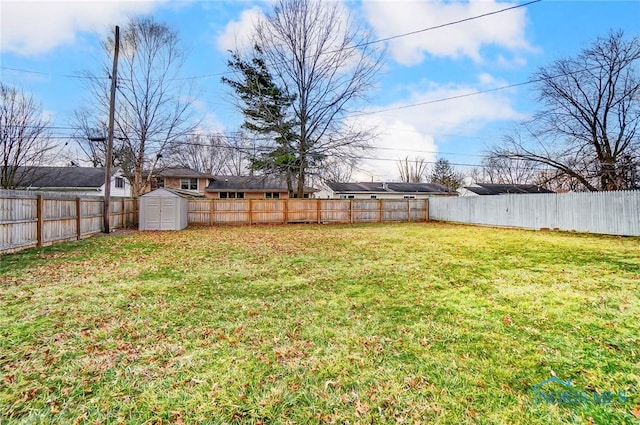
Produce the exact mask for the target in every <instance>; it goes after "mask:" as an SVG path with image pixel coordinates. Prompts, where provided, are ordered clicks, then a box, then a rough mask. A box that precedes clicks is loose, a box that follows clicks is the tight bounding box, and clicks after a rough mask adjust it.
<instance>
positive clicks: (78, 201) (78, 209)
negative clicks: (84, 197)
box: [76, 196, 82, 240]
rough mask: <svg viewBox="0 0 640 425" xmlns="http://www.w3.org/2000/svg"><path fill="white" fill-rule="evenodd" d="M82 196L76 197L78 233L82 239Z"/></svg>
mask: <svg viewBox="0 0 640 425" xmlns="http://www.w3.org/2000/svg"><path fill="white" fill-rule="evenodd" d="M80 202H81V201H80V197H79V196H78V197H77V198H76V235H77V239H78V240H80V237H81V236H82V213H81V211H82V210H81V209H80Z"/></svg>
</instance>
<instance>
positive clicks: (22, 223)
mask: <svg viewBox="0 0 640 425" xmlns="http://www.w3.org/2000/svg"><path fill="white" fill-rule="evenodd" d="M103 202H104V201H103V199H102V197H98V196H74V195H68V194H57V193H36V192H29V191H12V190H0V253H1V252H6V251H13V250H17V249H23V248H28V247H34V246H45V245H50V244H52V243H55V242H61V241H68V240H74V239H82V238H83V237H86V236H89V235H92V234H95V233H99V232H101V231H102V223H103V219H102V214H103V208H104V207H103ZM137 204H138V202H137V200H135V199H128V198H111V204H110V209H111V214H110V216H111V217H110V225H111V228H113V229H117V228H122V227H128V226H132V225H135V224H136V223H137V222H138V205H137Z"/></svg>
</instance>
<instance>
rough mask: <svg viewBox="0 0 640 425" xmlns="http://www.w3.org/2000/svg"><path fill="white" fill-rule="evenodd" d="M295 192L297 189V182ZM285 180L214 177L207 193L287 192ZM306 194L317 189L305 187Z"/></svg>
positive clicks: (251, 177)
mask: <svg viewBox="0 0 640 425" xmlns="http://www.w3.org/2000/svg"><path fill="white" fill-rule="evenodd" d="M293 184H294V190H295V188H296V182H294V183H293ZM287 190H288V189H287V182H286V181H285V179H282V178H279V177H275V176H212V180H211V181H210V182H209V186H207V192H239V191H242V192H287ZM304 191H305V192H315V191H316V189H314V188H312V187H309V186H305V188H304Z"/></svg>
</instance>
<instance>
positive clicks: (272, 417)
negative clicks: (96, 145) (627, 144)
mask: <svg viewBox="0 0 640 425" xmlns="http://www.w3.org/2000/svg"><path fill="white" fill-rule="evenodd" d="M639 283H640V240H639V239H637V238H618V237H607V236H594V235H583V234H568V233H555V232H553V233H552V232H530V231H519V230H506V229H491V228H480V227H471V226H455V225H444V224H433V223H429V224H394V225H357V226H276V227H251V228H249V227H240V228H190V229H187V230H186V231H183V232H174V233H170V232H166V233H165V232H158V233H131V234H124V235H112V236H109V237H97V238H92V239H88V240H84V241H80V242H74V243H67V244H60V245H55V246H53V247H48V248H44V249H38V250H35V249H34V250H29V251H24V252H22V253H16V254H12V255H6V256H3V257H0V424H3V425H4V424H14V423H29V424H32V423H33V424H73V423H76V424H93V423H109V424H120V423H124V424H143V423H148V424H152V423H153V424H156V423H165V424H167V423H176V424H180V423H184V424H194V423H202V424H222V423H227V424H245V423H248V424H308V423H311V424H314V423H336V424H343V423H350V424H359V423H361V424H371V423H375V424H378V423H389V424H395V423H400V424H456V425H457V424H527V425H528V424H594V423H595V424H613V423H621V424H636V423H638V419H637V417H636V416H634V413H635V414H638V415H640V407H638V406H640V335H639V332H638V330H639V329H640V325H639V324H640V291H638V284H639ZM552 374H555V375H557V376H558V377H559V378H561V379H563V380H565V379H567V378H571V380H572V383H573V385H574V387H575V388H576V389H578V390H584V391H587V392H592V391H597V392H598V393H599V394H602V393H603V392H604V391H607V390H609V391H613V392H618V391H624V394H625V395H626V397H627V400H626V402H625V403H623V402H622V400H621V399H617V398H614V400H613V402H612V403H602V404H599V403H594V402H588V403H580V404H577V405H558V404H548V403H537V404H536V403H534V393H533V386H534V385H535V384H537V383H539V382H541V381H543V380H546V379H547V378H549V377H550V376H552ZM554 385H555V384H554ZM553 389H557V388H553Z"/></svg>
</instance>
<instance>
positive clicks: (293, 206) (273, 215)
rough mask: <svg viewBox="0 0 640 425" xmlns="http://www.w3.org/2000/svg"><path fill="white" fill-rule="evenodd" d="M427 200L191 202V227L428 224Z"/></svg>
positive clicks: (196, 200)
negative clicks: (396, 222)
mask: <svg viewBox="0 0 640 425" xmlns="http://www.w3.org/2000/svg"><path fill="white" fill-rule="evenodd" d="M428 217H429V204H428V201H427V200H424V199H407V200H376V199H371V200H369V199H344V200H342V199H286V200H285V199H273V200H272V199H265V200H262V199H235V200H211V199H192V200H189V219H188V221H189V224H200V225H211V226H212V225H217V224H248V225H251V224H287V223H375V222H390V221H426V220H428Z"/></svg>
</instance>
